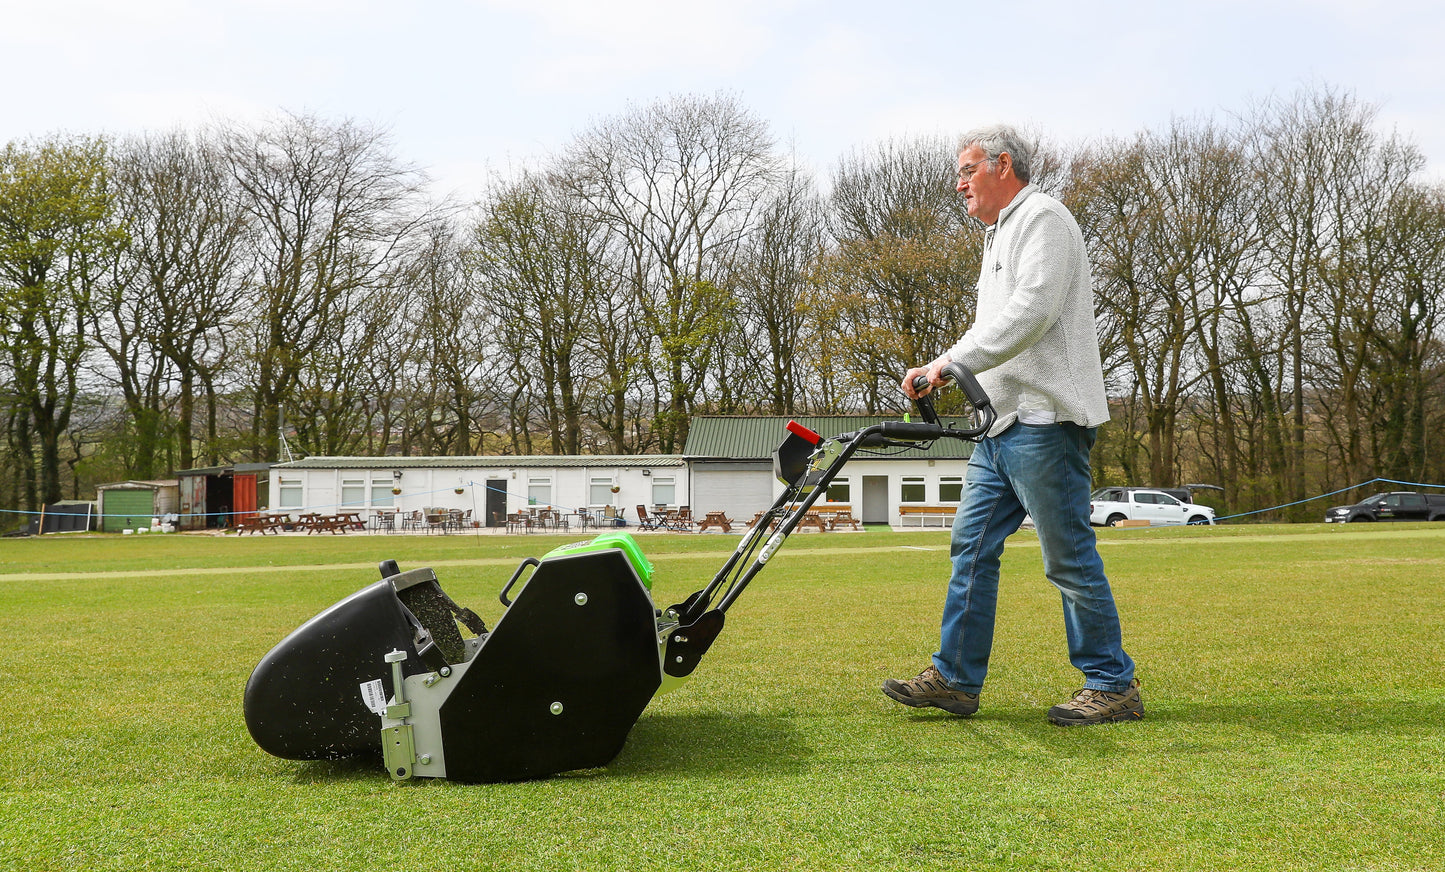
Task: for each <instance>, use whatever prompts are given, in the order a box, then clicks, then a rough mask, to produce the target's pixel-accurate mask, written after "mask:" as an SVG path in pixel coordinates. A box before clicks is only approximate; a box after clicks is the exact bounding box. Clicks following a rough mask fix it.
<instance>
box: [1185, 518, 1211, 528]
mask: <svg viewBox="0 0 1445 872" xmlns="http://www.w3.org/2000/svg"><path fill="white" fill-rule="evenodd" d="M1208 523H1209V519H1208V518H1206V517H1204V516H1203V515H1194V516H1193V517H1191V518H1190V519H1189V525H1190V526H1196V525H1199V524H1208Z"/></svg>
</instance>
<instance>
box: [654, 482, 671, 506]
mask: <svg viewBox="0 0 1445 872" xmlns="http://www.w3.org/2000/svg"><path fill="white" fill-rule="evenodd" d="M652 504H653V505H654V506H674V505H677V479H676V478H673V477H672V476H659V475H654V476H653V477H652Z"/></svg>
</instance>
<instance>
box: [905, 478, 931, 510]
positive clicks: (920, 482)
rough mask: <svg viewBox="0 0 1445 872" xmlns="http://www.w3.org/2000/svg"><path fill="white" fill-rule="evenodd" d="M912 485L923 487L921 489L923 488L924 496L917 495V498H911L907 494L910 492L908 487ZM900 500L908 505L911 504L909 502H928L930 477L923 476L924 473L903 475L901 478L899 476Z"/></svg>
mask: <svg viewBox="0 0 1445 872" xmlns="http://www.w3.org/2000/svg"><path fill="white" fill-rule="evenodd" d="M910 487H919V488H921V489H922V496H920V497H917V498H915V499H909V497H908V496H907V494H908V489H909V488H910ZM898 502H900V503H903V504H905V505H906V504H909V503H926V502H928V478H927V477H925V476H922V475H905V476H902V477H901V478H899V480H898Z"/></svg>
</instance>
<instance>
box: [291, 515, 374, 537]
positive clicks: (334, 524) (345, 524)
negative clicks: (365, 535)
mask: <svg viewBox="0 0 1445 872" xmlns="http://www.w3.org/2000/svg"><path fill="white" fill-rule="evenodd" d="M296 525H297V526H298V527H301V528H303V529H305V530H306V534H307V535H308V536H309V535H311V534H312V533H345V532H346V531H348V530H365V529H366V523H365V522H364V521H362V520H361V513H360V512H337V513H336V514H334V515H323V514H321V513H319V512H308V513H307V514H304V515H302V516H301V517H300V519H299V520H298V521H297V524H296Z"/></svg>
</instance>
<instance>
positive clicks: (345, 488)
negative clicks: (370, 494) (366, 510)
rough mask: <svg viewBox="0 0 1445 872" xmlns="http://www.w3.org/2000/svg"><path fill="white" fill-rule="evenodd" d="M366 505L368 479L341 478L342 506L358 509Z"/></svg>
mask: <svg viewBox="0 0 1445 872" xmlns="http://www.w3.org/2000/svg"><path fill="white" fill-rule="evenodd" d="M365 505H366V479H364V478H343V479H342V480H341V506H342V508H345V509H358V508H362V507H364V506H365Z"/></svg>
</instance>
